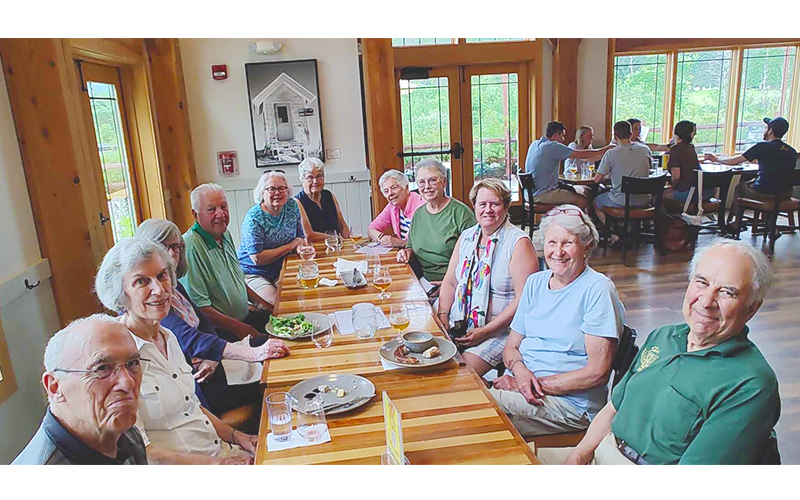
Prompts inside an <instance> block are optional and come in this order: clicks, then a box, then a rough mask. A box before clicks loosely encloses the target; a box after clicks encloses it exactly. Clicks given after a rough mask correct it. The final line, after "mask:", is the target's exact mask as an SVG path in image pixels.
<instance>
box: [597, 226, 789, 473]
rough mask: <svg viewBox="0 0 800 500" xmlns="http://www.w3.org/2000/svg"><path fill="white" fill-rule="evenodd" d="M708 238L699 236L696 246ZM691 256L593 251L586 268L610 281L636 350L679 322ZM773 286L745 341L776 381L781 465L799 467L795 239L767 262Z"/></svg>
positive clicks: (784, 241) (782, 242) (780, 243)
mask: <svg viewBox="0 0 800 500" xmlns="http://www.w3.org/2000/svg"><path fill="white" fill-rule="evenodd" d="M712 238H713V236H710V235H709V236H700V240H699V242H698V246H702V245H703V244H707V243H708V242H710V241H711V239H712ZM742 240H743V241H745V242H748V243H751V244H753V245H754V246H756V247H757V248H761V244H762V241H763V238H762V237H758V238H757V239H755V240H754V239H753V238H752V237H751V236H750V234H749V233H744V234H743V235H742ZM691 257H692V253H691V251H686V252H682V253H667V255H666V256H665V257H659V256H658V254H657V253H656V252H655V251H654V250H653V247H652V245H646V244H644V243H643V244H642V247H641V249H639V250H636V249H634V250H629V251H628V255H627V259H626V261H625V263H623V262H622V254H621V252H620V251H612V250H609V251H608V254H607V255H606V256H605V257H604V256H603V255H602V249H597V250H596V252H595V254H594V256H593V257H592V258H591V260H590V265H591V266H592V267H593V268H594V269H595V270H597V271H599V272H602V273H604V274H606V275H607V276H609V277H610V278H611V279H613V280H614V282H615V283H616V285H617V290H618V291H619V294H620V298H621V299H622V302H623V303H624V304H625V309H626V311H627V316H628V324H629V325H630V326H631V327H633V328H634V329H635V330H636V331H637V333H638V334H639V338H638V342H637V344H639V345H641V343H643V342H644V340H645V339H646V338H647V335H648V334H649V333H650V332H651V331H652V330H653V329H655V328H657V327H659V326H662V325H665V324H670V323H679V322H683V315H682V314H681V305H682V302H683V295H684V292H685V291H686V286H687V280H688V267H689V261H690V260H691ZM772 262H773V269H774V270H775V273H776V277H777V279H776V282H775V283H774V285H773V287H772V289H771V290H770V292H769V294H768V295H767V298H766V299H765V301H764V305H763V306H761V309H760V310H759V312H758V313H757V314H756V315H755V317H754V318H753V319H752V320H750V322H749V323H748V325H749V326H750V329H751V334H750V339H751V340H752V341H753V342H754V343H755V344H756V345H757V346H758V348H759V349H760V350H761V352H762V353H763V354H764V357H765V358H766V359H767V361H768V362H769V363H770V365H771V366H772V368H773V370H775V373H776V374H777V376H778V382H779V384H780V395H781V418H780V421H779V422H778V426H777V429H776V430H777V434H778V443H779V446H780V452H781V459H782V462H783V463H784V464H795V465H796V464H800V235H797V234H794V235H784V236H782V237H781V238H779V239H778V240H777V242H776V245H775V254H774V257H773V258H772Z"/></svg>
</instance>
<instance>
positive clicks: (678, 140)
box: [664, 120, 714, 210]
mask: <svg viewBox="0 0 800 500" xmlns="http://www.w3.org/2000/svg"><path fill="white" fill-rule="evenodd" d="M695 134H697V125H695V124H694V123H693V122H690V121H689V120H683V121H679V122H678V123H676V124H675V129H674V138H675V144H673V146H672V147H671V148H669V162H668V163H667V168H668V169H669V171H670V173H671V174H672V187H670V188H669V189H667V190H665V191H664V198H666V199H670V200H675V201H679V202H685V201H686V198H687V197H688V196H689V189H690V188H691V187H692V181H693V180H694V176H695V173H694V171H695V170H699V169H700V162H699V161H698V160H697V151H695V149H694V144H692V139H694V136H695ZM713 195H714V189H713V188H712V189H708V188H706V189H704V190H703V199H704V200H707V199H709V198H711V197H712V196H713ZM692 202H697V193H695V194H694V197H693V198H692ZM682 209H683V207H681V210H682Z"/></svg>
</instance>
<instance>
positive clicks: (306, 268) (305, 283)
mask: <svg viewBox="0 0 800 500" xmlns="http://www.w3.org/2000/svg"><path fill="white" fill-rule="evenodd" d="M298 277H299V278H300V286H302V287H303V289H305V290H311V289H314V288H317V285H318V284H319V266H317V263H316V262H314V261H313V260H309V261H306V262H302V263H300V272H299V273H298Z"/></svg>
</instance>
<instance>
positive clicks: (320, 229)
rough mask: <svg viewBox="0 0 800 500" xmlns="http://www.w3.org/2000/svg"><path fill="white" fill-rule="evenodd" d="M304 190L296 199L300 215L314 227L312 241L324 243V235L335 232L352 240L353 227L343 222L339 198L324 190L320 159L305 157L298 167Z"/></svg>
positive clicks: (323, 173) (311, 235)
mask: <svg viewBox="0 0 800 500" xmlns="http://www.w3.org/2000/svg"><path fill="white" fill-rule="evenodd" d="M297 173H298V174H299V175H300V182H302V183H303V190H302V191H300V192H299V193H297V195H296V196H295V199H296V200H297V201H298V203H299V204H300V208H301V212H303V214H304V215H305V216H306V218H307V219H308V222H309V223H310V224H311V229H312V231H311V232H310V233H308V234H307V236H308V239H309V240H311V241H325V233H326V232H329V231H336V232H337V233H339V234H341V235H342V237H343V238H349V237H350V228H348V227H347V223H346V222H345V221H344V216H343V215H342V209H341V208H339V202H338V201H337V200H336V196H334V195H333V193H331V192H330V191H328V190H327V189H325V164H324V163H322V160H320V159H319V158H313V157H312V158H306V159H305V160H303V161H302V162H300V165H298V166H297Z"/></svg>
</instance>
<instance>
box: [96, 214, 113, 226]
mask: <svg viewBox="0 0 800 500" xmlns="http://www.w3.org/2000/svg"><path fill="white" fill-rule="evenodd" d="M99 215H100V225H105V224H106V222H108V221H110V220H111V219H109V218H108V217H106V216H105V215H103V212H100V214H99Z"/></svg>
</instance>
